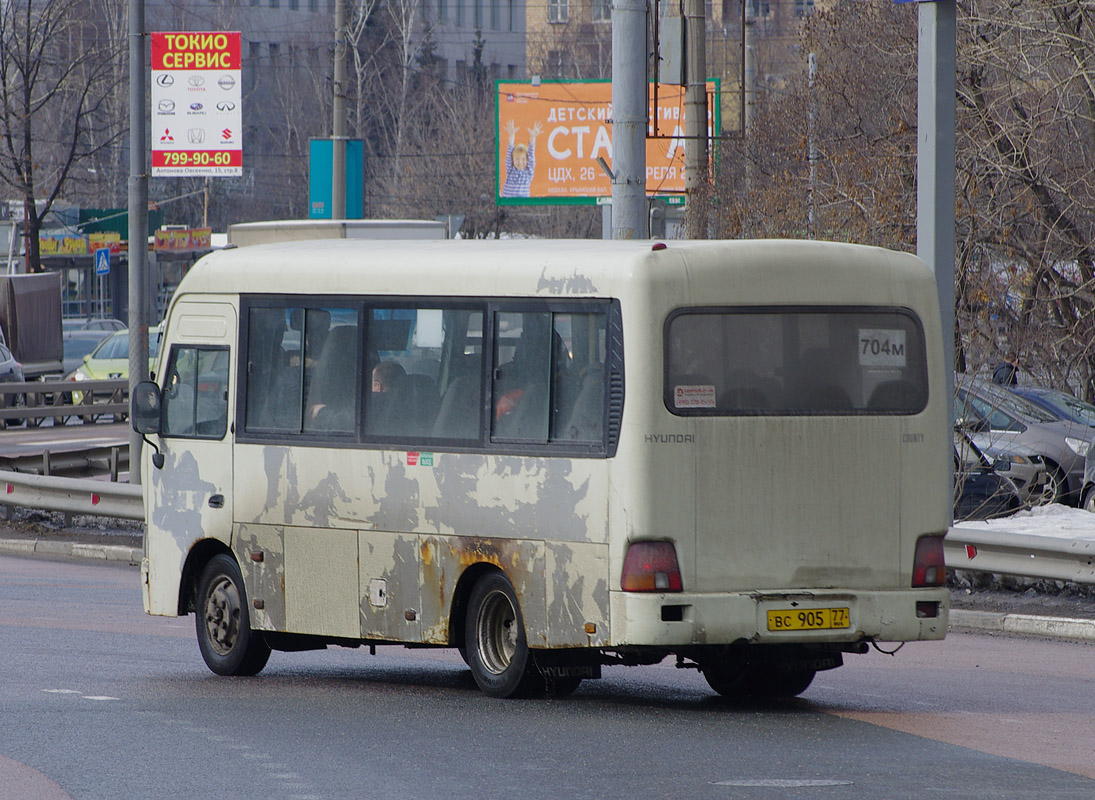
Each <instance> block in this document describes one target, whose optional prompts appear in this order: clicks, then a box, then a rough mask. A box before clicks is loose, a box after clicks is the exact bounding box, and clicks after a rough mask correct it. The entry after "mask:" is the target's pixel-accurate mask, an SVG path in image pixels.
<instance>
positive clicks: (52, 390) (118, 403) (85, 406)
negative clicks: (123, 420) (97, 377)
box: [0, 378, 129, 425]
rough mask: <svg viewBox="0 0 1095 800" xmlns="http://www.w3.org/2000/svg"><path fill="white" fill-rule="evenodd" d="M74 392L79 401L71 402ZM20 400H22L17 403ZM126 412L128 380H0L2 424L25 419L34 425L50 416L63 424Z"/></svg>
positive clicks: (92, 420) (127, 409) (90, 420)
mask: <svg viewBox="0 0 1095 800" xmlns="http://www.w3.org/2000/svg"><path fill="white" fill-rule="evenodd" d="M73 393H75V394H78V395H80V401H79V402H76V403H74V402H73V399H74V398H73ZM19 399H22V400H23V403H22V405H18V404H17V402H18V400H19ZM128 413H129V381H128V380H126V379H124V378H116V379H112V380H103V381H24V382H23V383H0V420H2V421H3V422H4V423H8V422H21V421H23V420H26V421H27V423H28V424H30V425H37V424H39V423H40V422H41V420H43V419H49V418H50V417H53V418H54V420H55V421H56V422H57V424H62V425H63V424H64V423H65V422H66V421H68V420H69V419H70V418H72V417H79V418H80V419H82V420H83V421H84V422H94V421H96V420H97V419H101V418H102V417H105V416H108V415H109V416H111V417H115V416H118V415H121V414H128Z"/></svg>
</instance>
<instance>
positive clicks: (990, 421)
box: [955, 375, 1093, 505]
mask: <svg viewBox="0 0 1095 800" xmlns="http://www.w3.org/2000/svg"><path fill="white" fill-rule="evenodd" d="M955 423H956V424H957V425H959V426H960V427H962V428H963V429H965V430H966V431H967V432H968V433H969V434H970V435H971V438H973V440H974V441H975V442H976V444H977V446H978V447H979V448H981V450H985V449H991V448H994V447H997V446H1000V447H1003V449H1011V448H1015V447H1026V448H1029V450H1030V451H1033V452H1034V453H1036V454H1037V455H1039V456H1041V458H1042V461H1043V462H1044V464H1045V468H1046V473H1047V481H1048V487H1049V488H1048V489H1047V493H1048V494H1049V496H1050V497H1051V498H1052V500H1053V502H1057V503H1068V504H1071V505H1076V504H1078V503H1079V500H1080V492H1081V490H1082V489H1083V485H1084V484H1083V480H1084V459H1085V457H1086V456H1087V452H1088V449H1089V447H1090V445H1091V439H1092V436H1093V431H1092V429H1090V428H1088V427H1087V426H1086V425H1082V424H1080V423H1075V422H1069V421H1063V420H1058V419H1055V418H1054V417H1053V416H1052V415H1051V414H1050V413H1049V412H1047V411H1044V410H1043V409H1041V408H1039V407H1038V406H1036V405H1034V404H1033V403H1030V402H1028V401H1026V400H1024V399H1023V398H1021V397H1019V396H1018V395H1016V394H1013V393H1012V392H1011V391H1009V390H1008V389H1006V388H1005V387H1003V386H997V385H995V384H991V383H986V382H984V381H981V380H979V379H973V378H970V377H968V376H963V375H959V376H957V377H956V379H955Z"/></svg>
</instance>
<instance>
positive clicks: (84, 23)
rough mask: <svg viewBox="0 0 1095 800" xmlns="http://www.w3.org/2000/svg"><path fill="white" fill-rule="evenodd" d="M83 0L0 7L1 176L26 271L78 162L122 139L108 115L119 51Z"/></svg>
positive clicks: (13, 0) (35, 267)
mask: <svg viewBox="0 0 1095 800" xmlns="http://www.w3.org/2000/svg"><path fill="white" fill-rule="evenodd" d="M90 10H91V9H90V8H89V6H88V5H87V3H86V2H84V0H38V1H37V2H35V0H10V1H9V2H7V3H5V4H4V5H3V8H2V11H0V137H2V139H3V148H2V150H0V180H3V181H4V182H5V183H7V184H8V185H9V186H11V187H13V188H14V189H15V190H16V191H18V192H19V194H20V196H21V197H22V198H23V206H24V213H25V217H26V229H25V233H26V236H27V261H28V265H29V269H30V270H31V271H34V272H37V271H40V270H41V262H40V257H39V249H38V232H39V230H40V228H41V225H42V218H43V217H44V216H45V215H46V214H47V213H49V211H50V209H51V208H52V207H53V204H54V203H55V202H56V201H57V200H58V198H59V197H61V196H62V192H63V191H64V189H65V187H66V185H67V183H68V181H69V179H70V177H71V176H72V174H73V172H74V169H75V168H76V167H77V165H79V164H82V163H84V162H85V161H86V160H88V159H90V158H92V157H93V156H94V155H95V154H96V153H99V152H101V151H103V150H105V149H107V148H109V147H110V146H111V144H112V143H113V142H114V141H116V140H117V138H118V137H120V136H121V133H122V131H121V128H120V127H119V125H118V121H117V119H115V118H114V117H113V116H112V115H111V114H109V113H107V98H108V97H109V96H110V93H111V91H112V90H113V89H114V87H115V84H116V81H117V75H118V72H117V70H116V68H115V67H116V64H115V60H116V59H117V58H118V55H119V54H118V52H117V50H116V49H114V47H113V46H112V43H111V40H110V38H109V37H107V36H104V35H103V33H102V27H103V25H104V23H103V21H102V20H101V18H98V17H97V16H93V15H92V14H91V13H90Z"/></svg>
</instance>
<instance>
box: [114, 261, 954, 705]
mask: <svg viewBox="0 0 1095 800" xmlns="http://www.w3.org/2000/svg"><path fill="white" fill-rule="evenodd" d="M163 331H164V332H163V338H162V346H161V349H160V356H159V362H158V368H157V370H156V371H155V373H154V376H153V377H154V380H153V381H151V382H148V381H146V382H143V383H141V384H140V385H139V386H138V387H137V389H136V390H135V391H134V397H133V405H132V412H133V414H132V419H133V424H134V426H135V428H136V429H137V430H138V431H140V432H141V433H143V434H144V436H145V440H146V441H147V442H148V445H147V446H146V447H145V448H144V452H145V458H144V459H143V463H142V465H141V470H142V472H141V475H142V482H143V484H144V487H145V492H144V496H145V503H146V507H147V526H146V535H145V552H144V558H143V561H142V565H141V579H142V583H143V596H144V604H145V608H146V610H147V611H148V612H149V613H150V614H156V615H165V616H175V615H186V614H189V613H194V614H195V618H196V628H197V638H198V644H199V647H200V650H201V653H202V656H203V657H204V659H205V661H206V663H207V665H208V666H209V668H210V669H212V670H213V671H214V672H216V673H219V674H222V675H252V674H255V673H257V672H258V671H259V670H261V669H262V668H263V666H264V665H265V664H266V662H267V659H268V658H269V656H270V652H271V650H272V649H273V650H303V649H318V648H324V647H327V646H329V645H341V646H350V647H356V646H361V645H367V646H370V647H373V646H376V645H382V644H399V645H405V646H414V647H423V646H437V647H455V648H458V649H459V651H460V653H461V655H462V656H463V658H464V660H465V661H466V662H467V664H468V666H469V667H470V669H471V672H472V675H473V676H474V678H475V681H476V683H477V684H478V685H479V687H480V688H481V689H482V690H483V691H484V692H485V693H487V694H488V695H492V696H496V697H510V696H521V695H525V696H527V695H534V694H542V693H544V692H549V693H552V694H556V695H562V694H566V693H568V692H570V691H573V690H574V689H575V688H576V687H577V686H578V685H579V683H580V681H582V680H583V679H586V678H597V677H600V675H601V670H602V667H604V666H606V665H643V664H655V663H658V662H660V661H662V660H663V659H666V658H667V657H670V656H672V657H674V658H675V659H676V664H677V665H678V666H680V667H684V668H695V669H698V670H699V671H700V672H701V673H702V674H703V676H704V677H705V678H706V680H707V681H708V683H709V684H710V685H711V687H712V688H713V689H714V690H715V691H717V692H719V693H721V694H724V695H729V696H750V695H752V696H791V695H795V694H798V693H800V692H802V691H803V690H804V689H806V687H807V686H808V685H809V684H810V682H811V680H812V679H813V678H814V675H815V673H816V672H818V671H819V670H826V669H831V668H834V667H838V666H840V665H841V664H842V663H843V658H844V656H845V655H846V654H851V653H865V652H867V651H868V649H869V648H870V647H871V646H873V645H879V644H881V643H884V642H885V643H901V642H906V641H912V640H928V639H941V638H942V637H943V635H944V633H945V631H946V627H947V609H948V593H947V590H946V588H945V587H944V572H945V570H944V563H943V536H944V534H945V533H946V530H947V527H948V524H949V522H950V506H951V487H950V481H951V472H952V456H951V452H950V447H951V444H950V442H951V434H950V428H949V424H948V419H947V401H946V396H945V389H944V387H945V385H946V384H945V382H944V380H943V361H942V341H941V326H940V319H939V313H938V307H937V299H936V288H935V282H934V279H933V276H932V274H931V272H930V271H929V270H928V269H927V268H926V267H925V265H924V264H923V263H922V262H921V261H920V260H918V259H917V258H916V257H914V256H912V255H909V254H904V253H898V252H892V251H888V250H883V249H878V248H872V247H863V246H856V245H848V244H837V243H820V242H806V241H718V242H714V241H712V242H667V243H661V242H650V241H641V242H640V241H631V242H602V241H487V242H466V241H438V242H429V241H338V240H335V241H300V242H288V243H280V244H270V245H256V246H253V247H246V248H237V249H228V250H224V251H220V252H216V253H213V254H211V255H208V256H206V257H205V258H203V259H201V260H200V261H199V262H197V264H195V265H194V267H193V268H192V269H191V270H190V272H189V273H188V274H187V275H186V277H185V278H184V279H183V280H182V282H181V283H180V285H179V287H178V290H177V291H176V292H175V295H174V297H173V298H172V301H171V304H170V307H169V309H168V312H167V317H166V320H165V323H164V327H163Z"/></svg>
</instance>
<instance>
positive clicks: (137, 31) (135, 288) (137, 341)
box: [128, 0, 148, 483]
mask: <svg viewBox="0 0 1095 800" xmlns="http://www.w3.org/2000/svg"><path fill="white" fill-rule="evenodd" d="M144 42H145V30H144V0H129V253H128V261H129V388H130V396H131V397H132V396H133V387H134V386H135V385H136V384H137V382H138V381H142V380H146V379H147V377H148V274H147V273H148V173H147V171H146V167H145V164H146V163H147V161H146V158H145V151H146V148H147V145H148V135H147V133H146V126H145V120H146V119H147V117H146V116H145V108H144V95H145V77H146V75H147V74H148V67H147V62H146V60H145V47H144ZM141 449H142V442H141V436H140V434H138V433H137V432H136V431H130V433H129V465H130V466H129V482H130V483H140V482H141V466H140V465H141Z"/></svg>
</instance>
